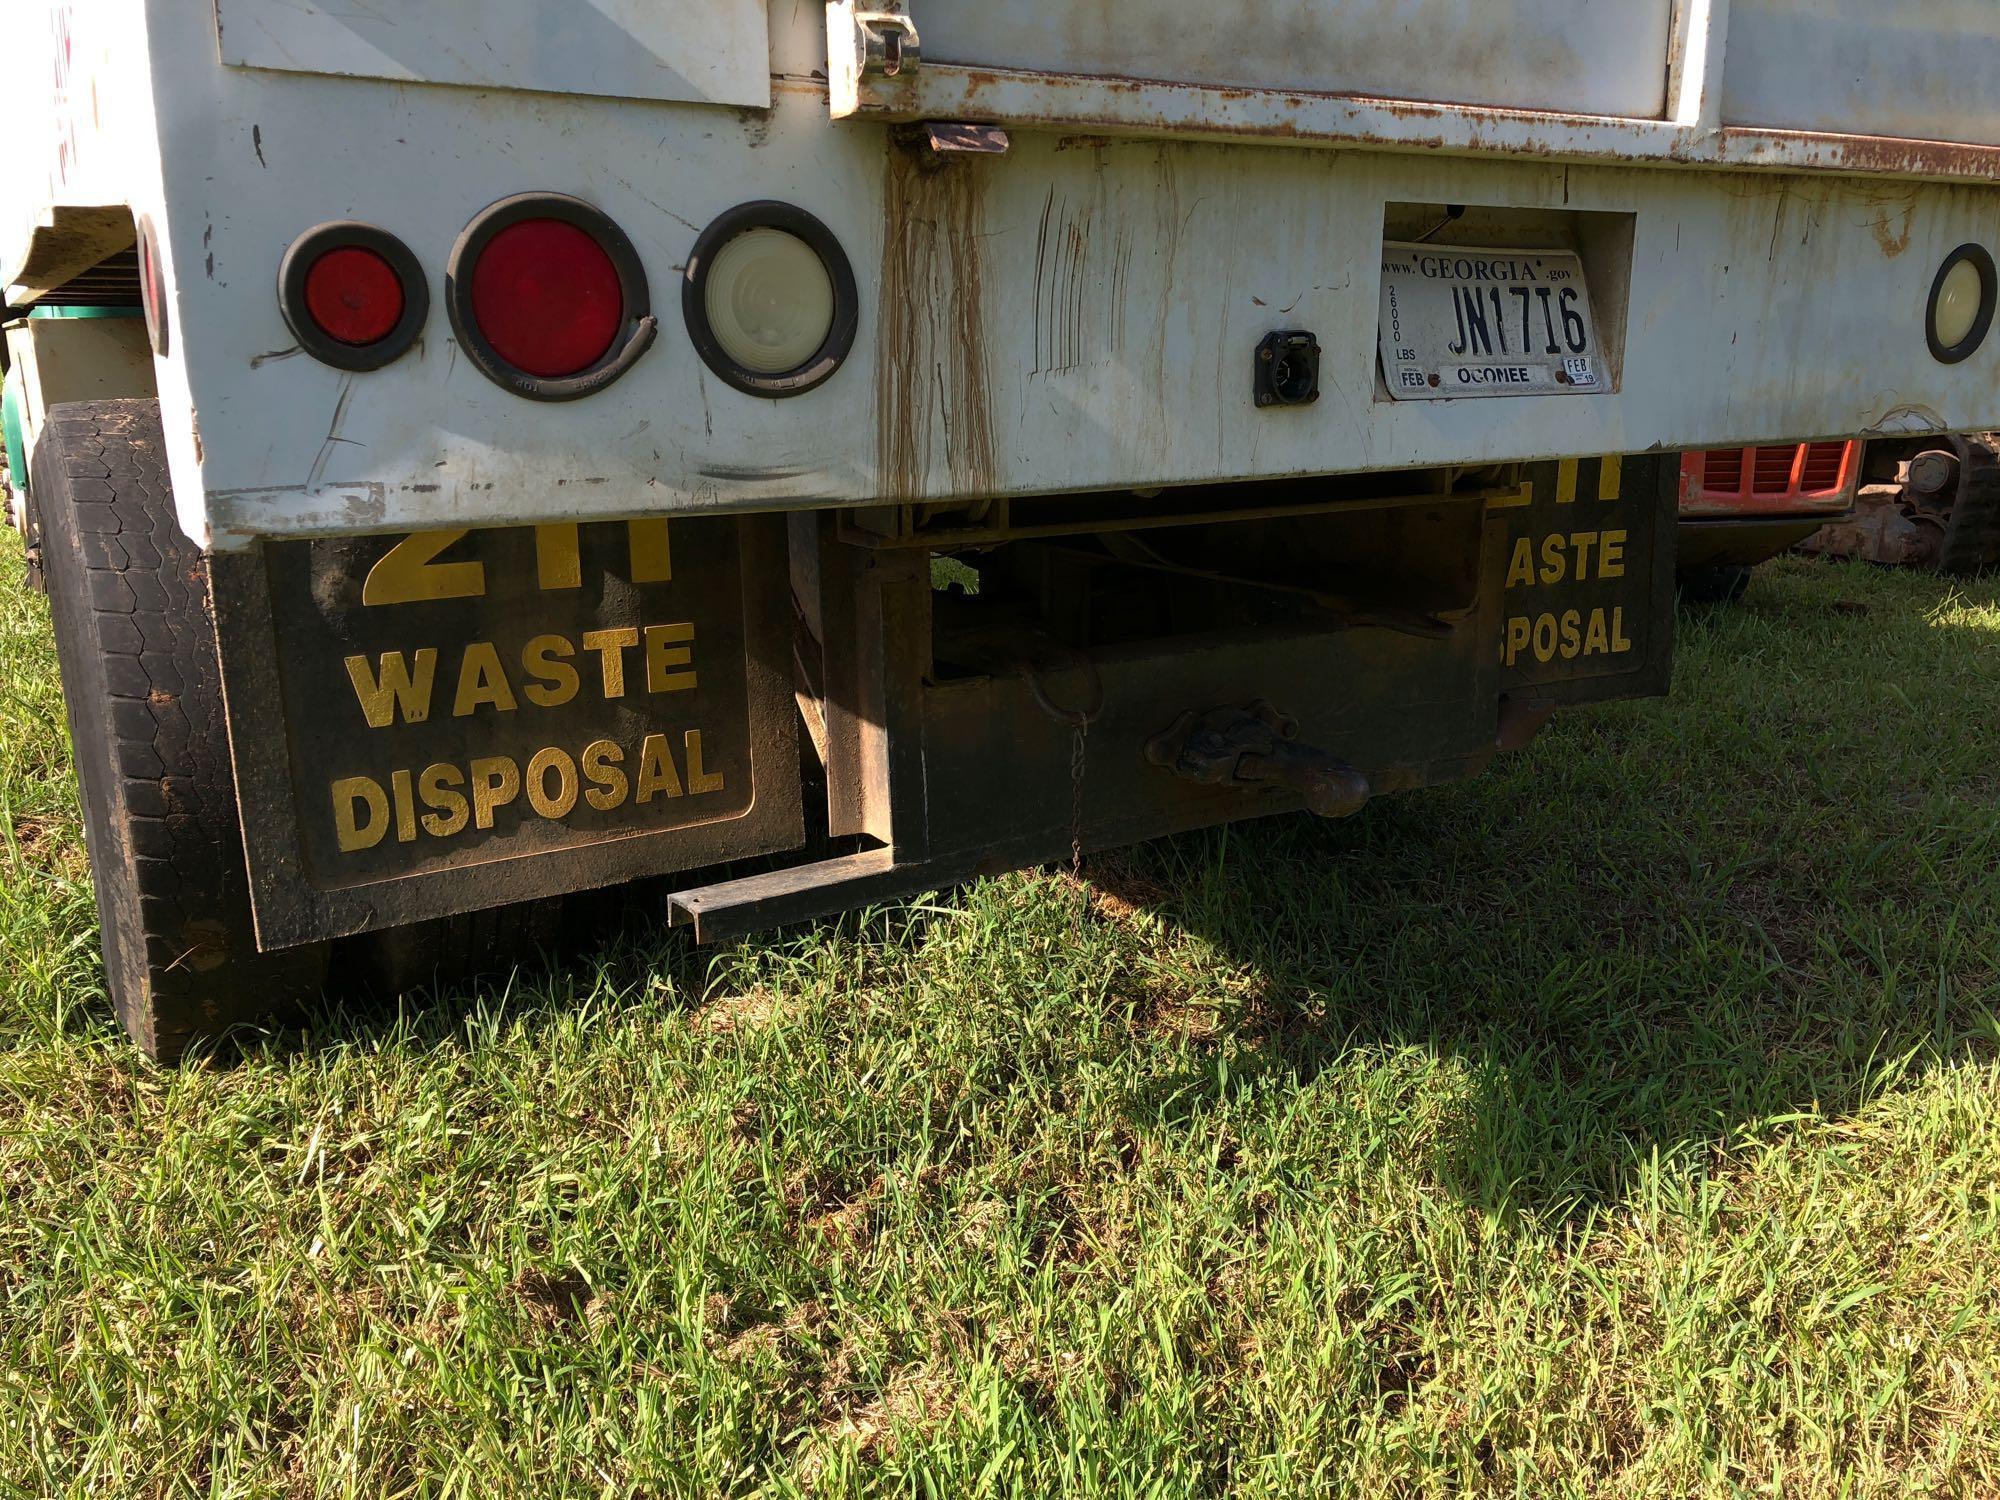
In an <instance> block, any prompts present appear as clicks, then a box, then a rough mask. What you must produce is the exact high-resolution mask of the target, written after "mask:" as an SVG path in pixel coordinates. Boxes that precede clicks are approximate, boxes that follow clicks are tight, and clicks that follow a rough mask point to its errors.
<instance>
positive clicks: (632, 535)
mask: <svg viewBox="0 0 2000 1500" xmlns="http://www.w3.org/2000/svg"><path fill="white" fill-rule="evenodd" d="M625 538H626V545H627V546H629V547H630V548H631V551H632V581H633V582H634V583H668V582H671V581H672V579H673V576H674V554H673V548H672V546H671V545H670V543H669V542H668V539H667V523H666V522H665V521H661V520H651V521H628V522H626V523H625Z"/></svg>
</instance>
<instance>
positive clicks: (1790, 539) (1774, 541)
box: [1675, 509, 1854, 570]
mask: <svg viewBox="0 0 2000 1500" xmlns="http://www.w3.org/2000/svg"><path fill="white" fill-rule="evenodd" d="M1852 519H1854V512H1853V511H1852V510H1851V509H1848V510H1838V511H1825V510H1816V511H1793V512H1790V513H1787V514H1785V515H1781V516H1756V517H1751V518H1738V517H1735V516H1724V517H1712V518H1702V519H1695V520H1690V519H1688V518H1687V517H1685V516H1683V517H1682V518H1681V522H1680V525H1679V527H1678V530H1677V550H1676V555H1675V566H1676V567H1678V568H1680V569H1682V570H1686V569H1688V568H1714V567H1743V568H1748V567H1754V566H1755V565H1756V564H1758V563H1760V562H1764V561H1767V560H1768V559H1770V558H1773V557H1776V556H1777V555H1778V554H1779V553H1780V552H1785V551H1789V550H1790V549H1791V548H1793V547H1796V546H1797V545H1798V544H1799V543H1800V542H1802V541H1804V540H1805V539H1806V538H1807V537H1809V536H1811V535H1812V534H1813V533H1814V532H1815V531H1818V530H1819V529H1820V528H1821V527H1822V526H1829V525H1834V524H1837V523H1839V522H1843V521H1851V520H1852Z"/></svg>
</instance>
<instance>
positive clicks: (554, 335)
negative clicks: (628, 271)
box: [471, 218, 625, 379]
mask: <svg viewBox="0 0 2000 1500" xmlns="http://www.w3.org/2000/svg"><path fill="white" fill-rule="evenodd" d="M471 281H472V286H471V291H472V315H473V320H474V322H475V323H476V324H477V325H478V329H479V332H480V334H481V335H482V336H483V337H484V338H485V340H486V342H487V343H488V344H490V345H491V346H492V348H493V352H494V354H496V355H498V356H499V357H500V358H501V359H502V360H504V361H505V362H506V363H508V364H510V365H512V366H514V368H516V369H518V370H522V371H525V372H526V373H527V374H529V375H534V376H539V377H541V378H543V379H559V378H562V377H564V376H569V375H575V374H577V373H578V372H580V371H583V370H588V369H589V368H590V367H591V366H592V365H595V364H596V363H597V362H598V361H599V360H601V359H603V358H604V357H605V355H606V354H608V353H609V352H610V350H611V346H612V343H613V341H614V340H615V339H616V338H617V337H618V334H619V330H620V329H621V328H622V327H623V326H624V323H625V295H624V291H623V288H622V286H621V284H620V282H619V277H618V267H617V265H616V264H615V263H614V262H613V261H612V259H611V256H610V255H609V253H607V252H606V250H605V249H604V247H603V246H602V245H600V244H599V243H598V242H597V241H596V240H594V239H592V238H591V236H590V235H589V234H588V233H586V232H585V231H584V230H583V229H581V228H579V227H578V226H577V225H575V224H571V223H567V222H565V221H563V220H561V219H552V218H550V219H524V220H522V221H521V222H520V223H517V224H510V225H509V226H507V227H506V228H505V229H502V230H500V231H499V232H498V233H497V234H495V235H494V236H493V237H492V239H491V240H489V241H488V242H487V243H486V246H485V247H484V249H482V250H481V251H480V252H479V259H478V261H477V262H476V263H475V264H474V266H473V268H472V278H471Z"/></svg>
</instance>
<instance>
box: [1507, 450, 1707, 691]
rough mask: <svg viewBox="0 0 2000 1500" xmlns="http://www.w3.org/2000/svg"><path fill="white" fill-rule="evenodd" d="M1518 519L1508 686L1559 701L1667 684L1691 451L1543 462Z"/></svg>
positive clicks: (1532, 474)
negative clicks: (1680, 511)
mask: <svg viewBox="0 0 2000 1500" xmlns="http://www.w3.org/2000/svg"><path fill="white" fill-rule="evenodd" d="M1528 480H1529V484H1528V487H1527V490H1526V491H1525V492H1524V494H1523V495H1522V496H1521V497H1519V500H1518V501H1517V502H1516V503H1514V504H1512V505H1505V506H1489V509H1488V514H1489V515H1490V516H1492V517H1493V518H1495V520H1496V521H1497V522H1499V523H1500V524H1502V525H1504V526H1505V528H1506V537H1507V547H1506V554H1507V563H1506V580H1505V588H1504V593H1503V596H1502V597H1503V599H1504V601H1505V602H1504V606H1503V609H1502V614H1503V616H1504V622H1503V624H1502V626H1501V635H1500V681H1501V685H1502V686H1503V687H1504V688H1505V689H1506V690H1507V691H1508V692H1509V693H1510V694H1512V695H1514V696H1516V697H1525V698H1538V699H1544V700H1547V701H1550V702H1555V703H1573V702H1594V701H1597V700H1601V699H1605V698H1615V697H1625V696H1631V697H1640V696H1646V695H1650V694H1657V693H1663V692H1665V691H1666V689H1667V681H1668V673H1669V670H1670V666H1671V661H1672V651H1673V564H1674V525H1675V516H1676V505H1677V492H1678V480H1679V456H1678V455H1674V456H1671V457H1662V456H1659V455H1647V456H1643V457H1636V458H1624V459H1619V458H1585V459H1564V460H1561V461H1560V462H1556V463H1542V464H1532V465H1530V466H1529V469H1528Z"/></svg>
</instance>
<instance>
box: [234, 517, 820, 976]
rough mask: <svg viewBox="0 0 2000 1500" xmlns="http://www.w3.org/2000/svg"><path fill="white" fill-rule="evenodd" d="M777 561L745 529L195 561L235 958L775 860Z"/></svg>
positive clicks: (785, 692)
mask: <svg viewBox="0 0 2000 1500" xmlns="http://www.w3.org/2000/svg"><path fill="white" fill-rule="evenodd" d="M784 549H785V523H784V520H783V518H782V517H770V516H754V517H721V518H714V519H706V518H705V519H699V520H678V519H677V520H674V521H672V522H671V523H669V522H668V521H666V520H663V519H648V520H641V521H633V522H630V523H626V522H613V523H606V524H593V525H583V526H578V525H547V526H529V527H515V528H508V529H501V530H483V531H464V530H452V531H430V532H419V533H415V534H412V535H402V536H380V537H338V538H331V539H325V540H317V541H299V542H272V543H267V544H264V545H263V546H261V547H259V548H256V549H253V550H251V551H249V552H245V553H240V554H228V555H217V556H216V558H215V559H214V566H213V577H214V587H215V604H216V616H217V626H218V634H219V637H220V642H221V657H222V668H223V682H224V689H225V692H226V694H227V699H228V707H229V726H230V739H231V749H232V754H233V758H234V760H235V766H236V779H237V789H238V794H239V799H240V802H241V806H242V815H243V831H244V840H245V845H246V848H247V851H248V858H249V866H250V875H251V889H252V902H253V906H254V910H255V916H256V924H257V937H258V941H259V943H260V944H261V945H262V946H264V947H266V948H278V947H288V946H291V945H294V944H299V943H305V942H310V941H315V940H318V939H323V938H330V937H339V936H345V935H349V934H353V933H360V932H369V931H375V930H378V929H382V928H387V927H397V926H402V925H405V924H408V923H412V922H419V921H425V920H429V919H432V918H437V917H446V916H452V915H456V914H458V913H461V912H468V911H476V910H480V909H484V908H488V907H494V906H499V905H503V904H507V903H512V902H519V901H527V900H533V899H537V898H540V897H544V896H552V895H557V894H562V893H565V892H569V891H575V890H584V889H590V888H595V887H600V886H606V885H612V884H616V883H619V882H622V881H627V880H633V879H638V878H641V877H645V876H650V875H659V874H667V873H672V872H678V871H684V870H691V869H697V868H704V867H709V866H715V865H719V864H723V863H726V862H729V861H734V860H738V859H743V858H747V857H750V856H753V855H765V854H771V853H775V852H778V851H783V850H790V849H796V848H798V847H800V846H801V845H802V844H803V842H804V828H803V819H802V816H801V811H800V786H799V763H798V749H797V728H796V713H795V710H794V706H793V691H792V668H791V625H790V606H789V600H788V597H787V585H786V577H787V571H786V563H785V550H784Z"/></svg>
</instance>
